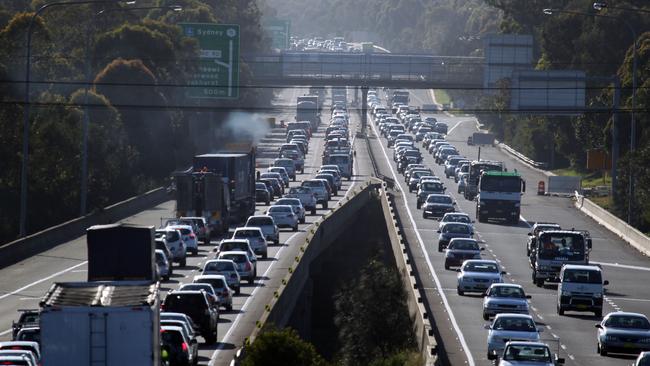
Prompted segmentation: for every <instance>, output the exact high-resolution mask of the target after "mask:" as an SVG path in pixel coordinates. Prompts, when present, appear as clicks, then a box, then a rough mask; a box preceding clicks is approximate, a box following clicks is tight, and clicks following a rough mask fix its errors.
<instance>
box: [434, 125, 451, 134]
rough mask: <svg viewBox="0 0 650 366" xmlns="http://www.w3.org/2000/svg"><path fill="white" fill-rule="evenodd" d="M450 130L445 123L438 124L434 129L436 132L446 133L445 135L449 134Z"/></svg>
mask: <svg viewBox="0 0 650 366" xmlns="http://www.w3.org/2000/svg"><path fill="white" fill-rule="evenodd" d="M448 129H449V126H447V124H446V123H444V122H436V125H435V127H434V130H435V131H436V132H438V133H444V134H445V135H446V134H447V130H448Z"/></svg>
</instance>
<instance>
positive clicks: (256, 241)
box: [231, 227, 268, 259]
mask: <svg viewBox="0 0 650 366" xmlns="http://www.w3.org/2000/svg"><path fill="white" fill-rule="evenodd" d="M231 239H248V242H249V243H250V245H251V248H252V249H253V251H254V252H255V254H257V255H261V256H262V258H264V259H266V258H267V257H268V246H267V245H266V238H264V233H262V229H260V228H258V227H238V228H236V229H235V232H234V233H233V234H232V238H231Z"/></svg>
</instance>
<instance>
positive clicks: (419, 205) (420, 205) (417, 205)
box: [416, 201, 422, 210]
mask: <svg viewBox="0 0 650 366" xmlns="http://www.w3.org/2000/svg"><path fill="white" fill-rule="evenodd" d="M416 207H417V208H418V210H419V209H420V207H422V203H421V202H420V201H418V203H417V204H416Z"/></svg>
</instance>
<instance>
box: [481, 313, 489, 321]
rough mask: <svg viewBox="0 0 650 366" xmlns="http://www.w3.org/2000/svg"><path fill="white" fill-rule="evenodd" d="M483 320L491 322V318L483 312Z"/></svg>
mask: <svg viewBox="0 0 650 366" xmlns="http://www.w3.org/2000/svg"><path fill="white" fill-rule="evenodd" d="M483 320H490V316H489V315H488V314H487V313H486V312H483Z"/></svg>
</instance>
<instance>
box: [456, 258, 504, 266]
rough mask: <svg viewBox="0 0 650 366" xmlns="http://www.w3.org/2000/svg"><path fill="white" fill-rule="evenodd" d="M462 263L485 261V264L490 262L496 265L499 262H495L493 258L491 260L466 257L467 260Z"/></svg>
mask: <svg viewBox="0 0 650 366" xmlns="http://www.w3.org/2000/svg"><path fill="white" fill-rule="evenodd" d="M463 263H486V264H487V263H490V264H496V265H499V264H498V263H497V261H495V260H493V259H468V260H466V261H465V262H463Z"/></svg>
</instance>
